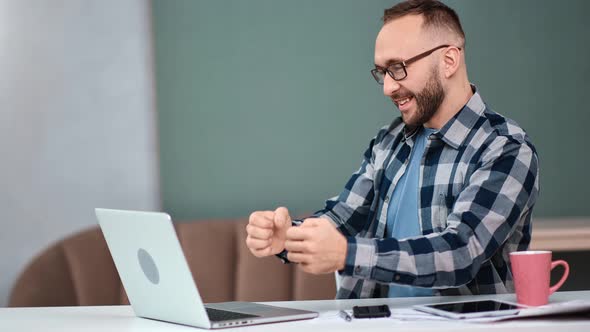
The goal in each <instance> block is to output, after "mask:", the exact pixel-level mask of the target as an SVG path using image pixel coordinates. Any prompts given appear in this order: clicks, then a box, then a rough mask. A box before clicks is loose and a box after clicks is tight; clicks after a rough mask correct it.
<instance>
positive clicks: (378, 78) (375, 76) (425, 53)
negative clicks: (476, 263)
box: [371, 45, 461, 85]
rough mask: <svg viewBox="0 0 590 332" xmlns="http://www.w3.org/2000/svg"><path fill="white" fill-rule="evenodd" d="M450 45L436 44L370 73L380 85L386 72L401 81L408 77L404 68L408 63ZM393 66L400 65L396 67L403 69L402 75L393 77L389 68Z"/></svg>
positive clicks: (392, 76) (393, 73) (392, 72)
mask: <svg viewBox="0 0 590 332" xmlns="http://www.w3.org/2000/svg"><path fill="white" fill-rule="evenodd" d="M451 46H452V45H440V46H437V47H435V48H433V49H431V50H428V51H426V52H423V53H420V54H418V55H416V56H415V57H411V58H409V59H407V60H404V61H401V62H395V63H392V64H390V65H389V66H387V68H374V69H372V70H371V75H373V78H374V79H375V81H377V83H379V84H380V85H383V82H384V80H385V73H387V74H388V75H389V76H390V77H391V78H393V79H394V80H395V81H401V80H403V79H405V78H406V77H408V71H407V70H406V68H407V67H408V66H409V65H410V64H412V63H414V62H416V61H418V60H420V59H422V58H425V57H427V56H429V55H430V54H432V52H434V51H436V50H438V49H441V48H445V47H451ZM457 48H458V49H459V50H461V47H457ZM394 66H401V68H400V67H398V68H396V69H397V70H399V69H403V71H404V75H403V77H397V78H396V77H395V72H394V71H393V70H392V69H391V68H392V67H394ZM379 74H381V75H382V76H381V77H380V76H379Z"/></svg>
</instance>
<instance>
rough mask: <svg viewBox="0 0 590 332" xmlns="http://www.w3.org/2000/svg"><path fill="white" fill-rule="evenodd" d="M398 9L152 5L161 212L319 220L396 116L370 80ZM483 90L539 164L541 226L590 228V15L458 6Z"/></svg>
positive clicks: (330, 4) (472, 68)
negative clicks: (563, 219) (583, 221)
mask: <svg viewBox="0 0 590 332" xmlns="http://www.w3.org/2000/svg"><path fill="white" fill-rule="evenodd" d="M393 3H394V2H391V1H352V0H348V1H342V0H321V1H311V0H300V1H284V0H277V1H271V0H251V1H238V0H234V1H230V0H218V1H196V0H192V1H188V0H184V1H181V0H177V1H164V0H154V1H153V2H152V5H153V19H154V38H155V59H156V82H157V98H158V100H157V104H158V116H159V134H160V167H161V181H162V195H163V205H164V209H165V210H166V211H169V212H171V213H172V214H173V216H174V217H175V218H177V219H184V220H188V219H200V218H211V217H214V218H219V217H245V216H247V215H248V214H249V213H250V212H251V211H253V210H260V209H273V208H274V207H276V206H278V205H285V206H287V207H289V208H290V209H291V210H292V211H293V213H304V212H309V211H314V210H316V209H319V208H321V207H323V203H324V200H325V199H326V198H328V197H331V196H334V195H336V194H338V192H339V191H340V190H341V189H342V187H343V185H344V184H345V182H346V181H347V179H348V177H349V176H350V174H351V173H352V172H354V171H355V170H356V169H357V167H358V166H359V164H360V161H361V159H362V153H363V152H364V149H365V148H366V146H367V144H368V142H369V141H370V139H371V138H372V137H373V135H374V134H375V133H376V132H377V130H378V129H379V128H380V127H381V126H383V125H386V124H388V123H389V122H390V121H391V119H392V118H393V117H395V116H397V115H398V114H399V112H398V111H397V109H395V107H394V106H393V104H392V103H391V102H390V101H388V99H386V98H385V97H383V95H382V92H381V89H380V87H379V86H378V85H376V83H375V82H374V81H373V79H372V78H371V76H370V74H369V70H370V69H371V68H372V63H373V48H374V40H375V37H376V34H377V32H378V31H379V28H380V25H381V22H380V18H381V16H382V13H383V9H384V8H386V7H389V6H391V5H392V4H393ZM447 3H448V4H449V5H451V6H452V7H453V8H455V9H456V10H457V12H458V13H459V15H460V16H461V18H462V22H463V25H464V29H465V31H466V34H467V59H468V60H467V62H468V71H469V74H470V79H471V81H472V82H474V83H475V84H476V85H477V86H478V87H479V89H480V91H481V92H482V94H483V96H484V98H485V99H486V101H487V102H488V104H489V105H490V106H491V107H492V108H494V109H495V110H496V111H498V112H500V113H502V114H504V115H506V116H508V117H511V118H513V119H515V120H516V121H518V122H519V123H520V124H521V125H522V126H523V127H524V128H525V129H526V130H527V131H528V132H529V134H530V135H531V136H532V138H533V141H534V142H535V144H536V146H537V149H538V151H539V155H540V159H541V172H542V176H541V197H540V199H539V201H538V205H537V209H536V215H537V216H547V217H550V216H580V215H581V216H588V215H590V204H586V203H585V199H586V198H587V197H589V196H590V195H589V193H590V192H589V191H590V190H589V189H588V188H589V184H590V181H589V177H588V175H587V173H586V165H589V163H590V160H589V159H590V158H589V156H588V154H587V153H586V149H585V143H586V142H587V141H588V139H587V138H586V134H585V126H586V125H587V124H588V123H589V121H588V120H590V117H589V115H588V108H587V106H586V105H585V103H583V102H582V98H583V96H584V94H585V93H586V91H589V88H590V85H589V83H588V79H587V78H588V77H589V76H590V63H589V62H588V59H590V43H589V37H588V36H589V32H590V28H589V26H588V23H586V21H585V19H584V15H585V13H587V12H589V11H590V2H587V1H583V0H579V1H563V2H553V1H533V0H526V1H525V0H521V1H507V0H503V1H447Z"/></svg>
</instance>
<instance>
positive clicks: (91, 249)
mask: <svg viewBox="0 0 590 332" xmlns="http://www.w3.org/2000/svg"><path fill="white" fill-rule="evenodd" d="M245 225H246V221H245V220H225V221H224V220H215V221H201V222H192V223H177V224H175V227H176V232H177V234H178V237H179V239H180V243H181V245H182V248H183V250H184V254H185V256H186V259H187V261H188V264H189V267H190V269H191V272H192V274H193V278H194V279H195V280H197V281H198V288H199V292H200V293H201V296H202V298H203V301H204V302H207V303H210V302H223V301H280V300H319V299H333V298H334V297H335V292H336V288H335V281H334V275H333V274H326V275H320V276H314V275H310V274H307V273H304V272H302V271H301V270H300V269H298V268H297V267H296V266H295V265H283V264H282V263H281V262H280V261H279V260H278V259H276V258H275V257H268V258H263V259H260V258H256V257H254V256H253V255H252V254H250V252H249V251H248V249H247V248H246V244H245V238H246V228H245ZM128 303H129V302H128V300H127V297H126V295H125V291H124V289H123V287H122V285H121V281H120V279H119V275H118V273H117V270H116V269H115V265H114V263H113V260H112V258H111V255H110V253H109V251H108V248H107V246H106V242H105V240H104V237H103V236H102V232H101V231H100V229H99V228H98V227H93V228H91V229H88V230H86V231H83V232H81V233H78V234H75V235H72V236H70V237H68V238H66V239H63V240H61V241H59V242H58V243H56V244H54V245H52V246H51V247H49V248H48V249H46V250H45V251H43V252H42V253H41V254H40V255H39V256H37V257H35V258H34V259H33V261H32V262H31V263H30V264H29V265H28V266H27V267H26V268H25V270H24V271H23V272H22V273H21V275H20V277H19V278H18V279H17V281H16V284H15V286H14V288H13V290H12V293H11V296H10V299H9V306H12V307H30V306H75V305H116V304H128Z"/></svg>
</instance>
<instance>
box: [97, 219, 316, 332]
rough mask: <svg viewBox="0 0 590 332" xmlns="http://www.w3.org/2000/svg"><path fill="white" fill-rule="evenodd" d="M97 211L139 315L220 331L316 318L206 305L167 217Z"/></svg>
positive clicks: (266, 308) (239, 305) (264, 308)
mask: <svg viewBox="0 0 590 332" xmlns="http://www.w3.org/2000/svg"><path fill="white" fill-rule="evenodd" d="M95 212H96V217H97V218H98V223H99V225H100V228H101V230H102V233H103V234H104V237H105V239H106V242H107V245H108V247H109V251H110V252H111V256H112V257H113V261H114V262H115V266H116V268H117V271H118V272H119V276H120V277H121V281H122V283H123V286H124V287H125V291H126V292H127V296H128V297H129V302H130V303H131V306H132V308H133V311H134V312H135V314H136V315H137V316H138V317H143V318H150V319H156V320H161V321H166V322H172V323H178V324H184V325H190V326H195V327H201V328H206V329H216V328H226V327H234V326H243V325H254V324H263V323H273V322H283V321H291V320H300V319H310V318H315V317H317V316H318V313H317V312H313V311H306V310H298V309H290V308H281V307H276V306H270V305H264V304H257V303H251V302H225V303H213V304H207V305H205V304H203V300H202V299H201V296H200V295H199V290H198V289H197V285H196V284H195V281H194V280H193V276H192V274H191V272H190V270H189V267H188V264H187V262H186V259H185V257H184V254H183V251H182V248H181V246H180V242H179V241H178V237H177V236H176V231H175V230H174V226H173V224H172V220H171V218H170V216H169V215H168V214H166V213H160V212H140V211H125V210H111V209H96V210H95ZM211 250H214V248H212V249H211ZM204 268H207V267H206V266H204Z"/></svg>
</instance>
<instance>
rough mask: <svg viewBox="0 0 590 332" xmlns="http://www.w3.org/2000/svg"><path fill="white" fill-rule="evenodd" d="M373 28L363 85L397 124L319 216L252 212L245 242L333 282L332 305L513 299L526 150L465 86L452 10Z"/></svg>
mask: <svg viewBox="0 0 590 332" xmlns="http://www.w3.org/2000/svg"><path fill="white" fill-rule="evenodd" d="M383 21H384V24H383V27H382V28H381V31H380V32H379V34H378V36H377V39H376V43H375V69H374V70H372V74H373V76H374V78H375V79H376V80H377V82H378V83H379V84H382V85H383V93H384V94H385V96H386V97H388V98H390V99H391V100H392V101H393V103H394V104H395V105H396V106H397V107H398V109H399V110H400V112H401V117H400V118H397V119H395V120H394V121H393V122H392V123H391V124H390V125H389V126H387V127H384V128H382V129H381V130H380V131H379V133H378V134H377V136H376V137H375V138H374V139H373V140H372V141H371V142H370V144H369V148H368V149H367V150H366V152H365V154H364V160H363V162H362V165H361V167H360V169H359V170H358V171H357V172H356V173H354V174H353V175H352V177H351V178H350V180H349V181H348V183H347V184H346V186H345V189H344V190H343V192H342V193H341V194H340V195H339V196H337V197H334V198H332V199H329V200H328V201H327V202H326V206H325V208H324V209H323V210H320V211H318V212H316V213H315V214H314V215H313V216H312V217H311V218H307V219H305V220H304V221H293V222H292V221H291V217H290V216H289V212H288V210H287V209H286V208H284V207H280V208H278V209H276V210H275V211H258V212H254V213H252V215H251V216H250V220H249V224H248V226H247V232H248V237H247V239H246V243H247V245H248V247H249V248H250V250H251V252H252V253H253V254H254V255H255V256H258V257H263V256H268V255H275V254H278V255H279V256H280V257H283V258H286V259H288V260H289V261H291V262H294V263H299V264H300V265H301V267H302V268H303V270H304V271H306V272H309V273H314V274H319V273H330V272H334V271H338V272H339V274H340V278H341V286H340V288H339V290H338V292H337V297H338V298H367V297H388V296H389V297H396V296H424V295H456V294H495V293H506V292H512V291H513V289H514V287H513V282H512V273H511V269H510V265H509V253H510V252H512V251H516V250H526V249H527V248H528V245H529V243H530V239H531V225H530V222H531V213H532V210H533V206H534V204H535V202H536V199H537V195H538V190H539V189H538V188H539V184H538V178H539V176H538V160H537V154H536V151H535V148H534V146H533V145H532V143H531V142H530V140H529V138H528V136H527V135H526V133H525V132H524V131H523V130H522V129H521V128H520V127H519V126H518V125H517V124H516V123H515V122H513V121H512V120H509V119H507V118H505V117H503V116H502V115H500V114H498V113H495V112H493V111H492V110H491V109H489V108H488V107H487V106H486V104H485V103H484V102H483V100H482V97H481V96H480V94H479V92H478V91H477V89H476V88H475V86H473V85H470V83H469V80H468V77H467V69H466V64H465V35H464V33H463V30H462V27H461V24H460V22H459V18H458V16H457V14H456V13H455V12H454V11H453V10H452V9H450V8H448V7H447V6H445V5H444V4H442V3H441V2H438V1H432V0H431V1H416V0H414V1H406V2H402V3H399V4H397V5H395V6H393V7H392V8H390V9H387V10H385V15H384V18H383ZM294 226H297V227H294Z"/></svg>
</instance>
